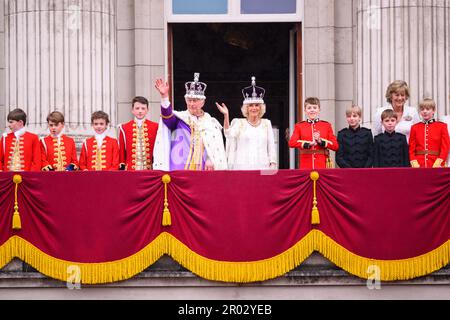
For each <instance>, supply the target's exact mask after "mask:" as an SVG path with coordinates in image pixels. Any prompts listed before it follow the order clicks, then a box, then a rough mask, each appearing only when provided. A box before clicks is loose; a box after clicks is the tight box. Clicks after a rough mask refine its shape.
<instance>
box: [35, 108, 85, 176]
mask: <svg viewBox="0 0 450 320" xmlns="http://www.w3.org/2000/svg"><path fill="white" fill-rule="evenodd" d="M47 123H48V129H49V131H50V134H49V135H48V136H47V137H45V138H44V139H41V153H42V171H73V170H78V160H77V150H76V148H75V141H74V140H73V139H72V138H70V137H68V136H66V135H64V134H62V130H63V129H64V115H63V114H62V113H61V112H59V111H54V112H52V113H50V114H49V115H48V117H47Z"/></svg>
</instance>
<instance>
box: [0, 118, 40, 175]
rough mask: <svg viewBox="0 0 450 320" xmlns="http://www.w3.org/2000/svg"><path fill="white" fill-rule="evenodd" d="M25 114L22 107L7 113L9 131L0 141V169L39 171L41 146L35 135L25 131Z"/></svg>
mask: <svg viewBox="0 0 450 320" xmlns="http://www.w3.org/2000/svg"><path fill="white" fill-rule="evenodd" d="M26 124H27V114H26V113H25V112H24V111H23V110H22V109H15V110H12V111H11V112H10V113H9V114H8V127H9V129H10V130H11V133H9V134H4V135H3V136H2V139H1V142H0V171H40V170H41V147H40V144H39V138H38V136H37V135H35V134H33V133H30V132H27V131H26V128H25V125H26Z"/></svg>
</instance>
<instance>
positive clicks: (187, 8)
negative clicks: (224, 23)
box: [172, 0, 228, 14]
mask: <svg viewBox="0 0 450 320" xmlns="http://www.w3.org/2000/svg"><path fill="white" fill-rule="evenodd" d="M172 8H173V14H226V13H228V0H189V1H186V0H173V5H172Z"/></svg>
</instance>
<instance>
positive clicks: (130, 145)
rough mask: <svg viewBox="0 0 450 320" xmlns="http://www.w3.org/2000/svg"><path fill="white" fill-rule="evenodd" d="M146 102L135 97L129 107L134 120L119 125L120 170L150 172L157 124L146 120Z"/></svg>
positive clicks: (141, 98)
mask: <svg viewBox="0 0 450 320" xmlns="http://www.w3.org/2000/svg"><path fill="white" fill-rule="evenodd" d="M148 111H149V110H148V100H147V99H146V98H144V97H135V98H134V99H133V102H132V105H131V113H132V114H133V115H134V120H131V121H130V122H128V123H124V124H121V125H119V158H120V160H119V161H120V169H121V170H133V171H134V170H136V171H140V170H151V169H152V168H153V148H154V146H155V139H156V133H157V131H158V124H157V123H156V122H152V121H150V120H147V119H146V118H145V116H146V115H147V113H148Z"/></svg>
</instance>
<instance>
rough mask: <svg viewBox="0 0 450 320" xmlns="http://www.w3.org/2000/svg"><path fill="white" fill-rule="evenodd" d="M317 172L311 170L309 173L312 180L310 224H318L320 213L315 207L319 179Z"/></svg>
mask: <svg viewBox="0 0 450 320" xmlns="http://www.w3.org/2000/svg"><path fill="white" fill-rule="evenodd" d="M319 177H320V176H319V173H318V172H317V171H313V172H311V174H310V178H311V180H312V181H313V208H312V212H311V224H312V225H318V224H320V215H319V209H317V185H316V183H317V180H319Z"/></svg>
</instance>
